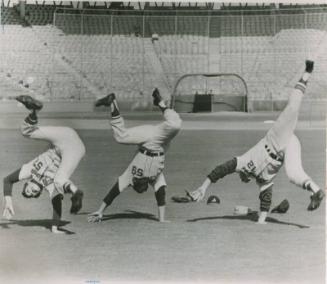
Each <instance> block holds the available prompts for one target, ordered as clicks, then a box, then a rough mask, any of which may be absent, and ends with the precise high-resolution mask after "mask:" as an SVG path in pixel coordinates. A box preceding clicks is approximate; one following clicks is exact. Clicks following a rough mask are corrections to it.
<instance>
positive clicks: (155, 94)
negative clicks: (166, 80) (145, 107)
mask: <svg viewBox="0 0 327 284" xmlns="http://www.w3.org/2000/svg"><path fill="white" fill-rule="evenodd" d="M152 97H153V104H154V105H155V106H158V105H159V103H160V102H161V101H162V97H161V95H160V93H159V90H158V88H155V89H154V90H153V93H152Z"/></svg>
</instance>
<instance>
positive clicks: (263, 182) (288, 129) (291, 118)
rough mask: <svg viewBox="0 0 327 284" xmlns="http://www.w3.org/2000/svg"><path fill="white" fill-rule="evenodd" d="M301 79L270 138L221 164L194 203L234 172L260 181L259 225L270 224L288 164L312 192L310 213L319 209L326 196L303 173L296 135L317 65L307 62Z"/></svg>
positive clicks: (291, 174) (298, 182)
mask: <svg viewBox="0 0 327 284" xmlns="http://www.w3.org/2000/svg"><path fill="white" fill-rule="evenodd" d="M305 65H306V68H305V72H304V73H303V75H302V77H301V79H300V80H299V81H298V83H297V84H296V86H295V88H294V89H293V91H292V93H291V94H290V97H289V100H288V104H287V106H286V107H285V109H284V110H283V111H282V113H281V114H280V115H279V117H278V119H277V120H276V122H275V123H274V125H273V127H272V128H271V129H270V130H269V131H268V133H267V134H266V136H265V137H264V138H263V139H261V140H260V141H259V142H258V143H257V144H256V145H255V146H253V147H252V148H251V149H250V150H249V151H247V152H246V153H245V154H243V155H242V156H238V157H235V158H233V159H231V160H229V161H227V162H225V163H223V164H220V165H218V166H217V167H216V168H215V169H214V170H213V171H212V172H211V173H210V174H209V175H208V176H207V178H206V179H205V181H204V182H203V184H202V185H201V186H200V187H199V188H198V189H197V190H195V191H193V192H191V193H189V197H190V198H191V199H192V201H201V200H202V199H203V198H204V196H205V192H206V190H207V188H208V187H209V186H210V185H211V183H215V182H217V180H219V179H221V178H223V177H224V176H226V175H229V174H232V173H234V172H237V173H239V175H240V178H241V180H242V181H243V182H249V181H250V180H251V179H252V178H253V179H255V180H256V183H257V185H258V186H259V189H260V194H259V200H260V214H259V219H258V223H260V224H266V221H265V220H266V217H267V213H268V212H269V209H270V205H271V198H272V188H273V179H274V178H275V176H276V174H277V173H278V171H279V170H280V168H281V167H282V165H283V164H284V163H285V169H286V174H287V176H288V178H289V179H290V181H291V182H292V183H294V184H295V185H297V186H299V187H302V188H303V189H305V190H308V191H310V192H311V201H310V204H309V206H308V210H309V211H312V210H315V209H317V208H318V207H319V205H320V203H321V201H322V200H323V198H324V196H325V194H324V192H323V190H322V189H320V188H319V186H318V185H317V184H316V183H315V182H314V181H313V180H312V179H311V178H310V177H309V176H308V175H307V173H306V172H305V171H304V170H303V167H302V160H301V144H300V142H299V139H298V138H297V137H296V135H295V134H294V130H295V127H296V124H297V120H298V114H299V110H300V106H301V101H302V97H303V95H304V92H305V90H306V86H307V82H308V80H309V77H310V75H311V73H312V71H313V66H314V62H313V61H310V60H307V61H306V62H305Z"/></svg>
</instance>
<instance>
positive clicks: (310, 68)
mask: <svg viewBox="0 0 327 284" xmlns="http://www.w3.org/2000/svg"><path fill="white" fill-rule="evenodd" d="M313 66H314V62H313V61H312V60H306V61H305V72H308V73H312V71H313Z"/></svg>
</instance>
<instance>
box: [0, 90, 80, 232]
mask: <svg viewBox="0 0 327 284" xmlns="http://www.w3.org/2000/svg"><path fill="white" fill-rule="evenodd" d="M16 100H17V101H18V102H20V103H22V104H23V105H24V106H25V107H26V108H27V109H28V110H30V113H29V115H28V116H27V117H26V118H25V120H24V121H23V123H22V125H21V132H22V134H23V136H25V137H27V138H30V139H40V140H45V141H48V142H50V143H51V147H50V148H49V149H48V150H47V151H46V152H44V153H42V154H40V155H39V156H38V157H36V158H35V159H33V160H32V161H30V162H28V163H26V164H24V165H23V166H22V167H21V168H19V169H17V170H16V171H14V172H12V173H11V174H10V175H8V176H6V177H5V178H4V180H3V182H4V187H3V191H4V198H5V206H4V211H3V216H4V217H5V218H6V219H11V218H12V216H13V215H14V214H15V213H14V209H13V205H12V198H11V196H12V187H13V184H14V183H16V182H18V181H20V180H27V181H26V183H25V184H24V187H23V191H22V195H23V196H24V197H26V198H37V197H39V196H40V194H41V192H42V190H43V189H46V190H47V191H48V192H49V195H50V198H51V202H52V206H53V224H52V228H51V231H52V232H54V233H62V232H63V231H61V230H60V229H58V226H59V224H60V219H61V207H62V205H61V203H62V199H63V194H64V193H71V194H72V197H71V201H72V206H71V209H70V212H71V213H72V214H76V213H77V212H78V211H79V210H80V209H81V207H82V199H83V192H82V191H81V190H79V189H78V188H77V187H76V185H75V184H74V183H73V182H72V181H71V180H70V176H71V175H72V174H73V172H74V171H75V169H76V167H77V166H78V164H79V162H80V160H81V159H82V158H83V156H84V154H85V147H84V144H83V142H82V141H81V139H80V138H79V136H78V134H77V133H76V132H75V131H74V130H73V129H71V128H69V127H61V126H39V125H38V117H37V113H38V112H39V111H40V110H41V109H42V107H43V104H42V103H41V102H40V101H38V100H36V99H34V98H32V97H30V96H19V97H17V98H16Z"/></svg>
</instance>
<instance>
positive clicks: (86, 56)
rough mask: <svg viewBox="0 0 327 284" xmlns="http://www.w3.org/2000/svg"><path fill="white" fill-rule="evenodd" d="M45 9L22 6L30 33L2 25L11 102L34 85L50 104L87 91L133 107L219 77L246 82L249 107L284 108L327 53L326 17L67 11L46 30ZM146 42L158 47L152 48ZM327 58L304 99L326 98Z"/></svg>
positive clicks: (4, 67)
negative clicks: (159, 92)
mask: <svg viewBox="0 0 327 284" xmlns="http://www.w3.org/2000/svg"><path fill="white" fill-rule="evenodd" d="M51 9H53V8H52V6H49V7H43V6H41V5H40V7H38V8H37V9H34V8H33V9H30V7H28V5H27V6H26V11H27V12H29V13H27V15H26V19H28V21H29V22H30V23H32V24H33V23H34V24H33V26H32V27H22V25H19V24H17V25H13V24H11V25H4V26H3V32H2V33H0V41H1V49H0V52H1V57H2V60H1V62H0V71H1V72H0V73H1V74H0V75H1V76H3V78H6V80H5V83H4V84H2V85H1V86H0V88H1V90H5V91H1V96H2V97H6V98H8V97H11V96H12V95H13V94H12V92H9V91H8V90H9V89H10V86H12V87H13V88H14V89H15V88H16V87H15V86H14V83H13V82H18V81H19V80H25V79H26V78H28V77H33V78H34V82H33V83H32V84H31V86H30V89H34V90H37V91H38V90H41V91H40V92H41V93H42V94H43V95H44V96H45V97H46V98H49V99H52V100H66V99H68V100H88V99H94V97H95V96H96V95H97V94H96V92H93V91H92V88H91V87H90V85H91V84H92V85H94V86H96V87H97V88H98V89H99V90H100V91H103V92H106V91H115V92H116V93H117V94H118V96H121V97H123V98H125V99H130V100H134V99H137V98H141V97H142V98H144V95H143V94H144V93H146V94H149V93H150V90H151V89H152V88H153V87H154V86H163V87H164V86H166V87H167V86H169V87H170V88H171V87H172V86H173V85H174V83H175V82H176V79H177V78H178V77H179V76H181V75H183V74H185V73H207V72H222V73H237V74H239V75H241V76H242V77H243V78H245V80H246V82H247V84H248V88H249V96H250V99H253V100H260V99H261V100H269V99H275V100H278V99H281V100H282V99H285V98H286V96H287V93H285V92H284V91H285V90H288V88H290V87H291V86H292V84H293V83H294V80H295V79H296V76H297V74H298V72H299V70H300V69H301V68H302V65H303V60H304V59H305V58H306V56H308V55H310V54H314V53H315V52H316V50H317V49H318V46H317V45H321V46H325V50H327V46H326V40H323V39H324V36H325V33H324V31H326V29H327V28H326V27H327V14H326V13H307V14H294V15H287V14H285V15H284V14H278V15H277V16H275V15H271V14H269V15H245V16H243V17H240V16H236V15H234V14H232V15H224V16H221V15H220V16H212V17H208V16H184V15H183V16H178V17H176V16H147V15H145V16H120V15H117V14H115V15H90V14H80V13H76V14H67V13H66V14H56V17H55V25H47V24H49V23H51V22H52V21H53V20H54V19H53V17H51V15H52V14H51V13H52V12H51V11H52V10H51ZM48 10H49V11H48ZM46 12H49V13H48V14H49V15H48V16H46ZM6 13H7V14H6V15H7V16H6V17H7V18H8V17H9V16H8V15H9V14H8V12H6ZM304 17H305V20H304ZM143 24H144V25H143ZM153 34H157V35H158V39H156V40H154V41H151V36H152V35H153ZM217 35H219V36H217ZM154 56H155V57H156V58H154ZM326 57H327V56H326V52H325V53H324V54H322V55H321V56H320V57H319V63H318V64H317V70H316V71H315V76H314V78H313V79H312V83H311V84H310V86H309V88H308V91H309V92H310V97H311V98H316V99H319V98H322V97H323V96H324V91H323V90H324V88H325V87H326V80H325V79H324V77H325V75H326V73H327V70H326V68H327V67H326V66H327V58H326ZM8 73H9V74H10V77H7V74H8ZM197 84H201V82H200V83H196V82H194V85H193V86H192V87H191V89H192V90H196V89H197V88H198V87H197ZM199 89H200V87H199ZM224 89H225V90H227V89H228V88H227V87H224ZM15 90H16V89H15ZM145 99H146V100H149V99H150V98H149V96H146V97H145Z"/></svg>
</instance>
